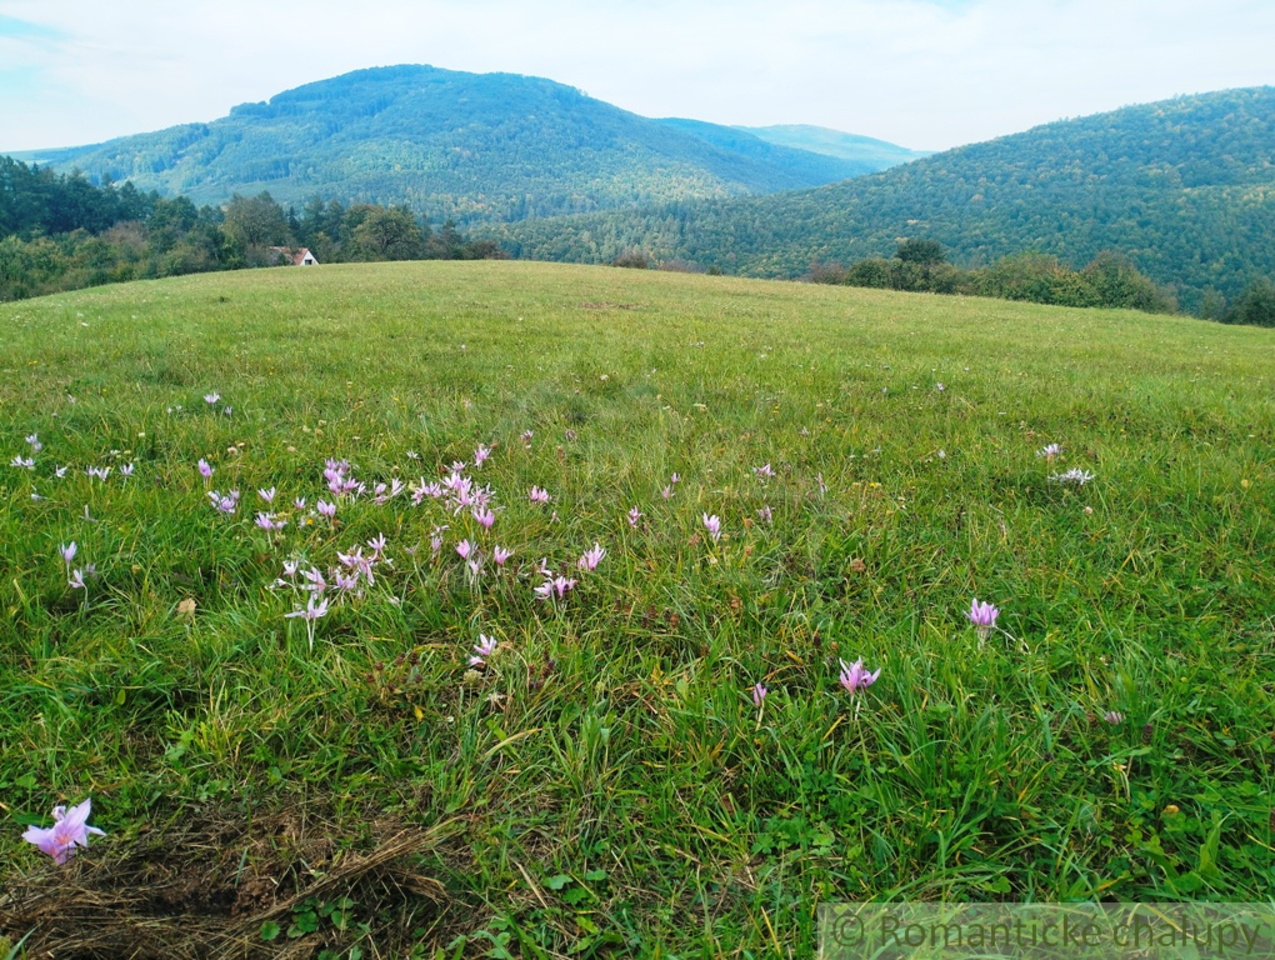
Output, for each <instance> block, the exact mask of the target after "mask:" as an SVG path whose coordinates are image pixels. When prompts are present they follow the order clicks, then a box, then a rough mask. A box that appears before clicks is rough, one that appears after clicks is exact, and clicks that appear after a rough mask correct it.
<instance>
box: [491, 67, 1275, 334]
mask: <svg viewBox="0 0 1275 960" xmlns="http://www.w3.org/2000/svg"><path fill="white" fill-rule="evenodd" d="M1272 155H1275V88H1270V87H1262V88H1255V89H1246V90H1231V91H1224V92H1221V93H1212V94H1204V95H1200V96H1192V97H1181V98H1177V99H1174V100H1170V101H1165V102H1161V103H1155V104H1148V105H1143V106H1136V107H1128V108H1125V109H1122V110H1118V111H1115V112H1113V113H1107V114H1101V115H1098V116H1093V117H1087V118H1083V119H1079V120H1067V121H1061V122H1058V123H1054V124H1049V125H1047V126H1043V127H1038V128H1036V129H1034V130H1030V131H1027V132H1025V133H1021V134H1016V135H1014V136H1009V137H1003V138H1000V139H998V140H993V141H990V142H987V143H980V144H974V145H972V146H968V147H962V148H959V149H956V150H951V151H948V152H946V153H941V154H936V155H934V156H930V157H927V158H924V159H921V160H917V161H915V162H913V163H909V164H906V165H903V166H899V167H894V168H892V169H890V170H887V171H885V172H883V173H878V174H873V175H871V176H865V177H859V178H856V179H854V180H849V181H846V182H844V183H839V184H835V185H832V186H825V187H821V188H818V189H815V190H806V191H800V192H793V193H786V194H779V195H775V196H768V197H746V198H740V199H733V200H719V201H685V202H677V203H664V204H655V205H648V206H646V207H643V208H641V209H635V210H625V211H614V212H610V213H605V214H594V215H588V216H577V217H570V218H561V219H556V220H539V221H531V222H526V223H519V224H511V225H507V226H499V227H484V228H482V229H481V231H480V232H479V235H481V236H486V237H489V238H492V239H498V240H500V241H501V243H502V244H503V245H504V246H505V247H506V249H508V250H509V251H510V252H511V253H513V255H515V256H520V257H527V258H531V259H547V260H570V261H578V262H586V263H588V262H594V263H607V262H610V261H611V260H613V259H614V258H615V257H616V256H619V255H620V254H622V253H624V252H625V251H628V250H633V249H638V250H641V251H643V252H644V253H645V255H646V256H647V257H649V258H650V259H652V260H655V261H672V260H676V261H680V262H685V263H691V264H696V265H698V266H699V267H701V268H707V267H716V268H718V269H721V270H723V271H724V272H727V273H741V274H745V275H751V276H764V277H799V276H802V275H804V274H806V273H807V272H808V271H809V269H810V266H811V264H812V263H816V262H818V263H830V262H840V263H842V264H852V263H855V262H856V261H859V260H863V259H868V258H876V257H889V256H890V255H891V251H892V250H893V249H894V248H895V246H896V244H897V243H898V241H899V240H900V238H909V237H914V238H932V239H935V240H938V241H940V242H941V243H942V244H943V246H944V247H945V248H946V249H947V250H948V251H949V253H950V258H951V260H952V261H953V262H954V263H955V264H957V265H959V266H961V267H962V268H965V269H978V268H982V267H986V266H988V265H990V264H993V263H995V262H996V261H998V260H1000V259H1001V258H1003V257H1007V256H1010V255H1012V254H1018V253H1023V252H1026V251H1032V252H1035V253H1039V254H1041V255H1044V256H1051V257H1055V258H1057V259H1058V261H1059V262H1060V263H1061V264H1065V265H1068V267H1070V268H1080V267H1081V266H1083V265H1084V264H1087V263H1089V262H1090V261H1092V260H1093V259H1094V258H1095V257H1097V256H1098V255H1099V254H1100V253H1102V252H1103V251H1107V250H1116V251H1120V252H1121V253H1122V254H1124V255H1125V256H1127V257H1128V258H1129V260H1130V261H1131V262H1132V263H1133V264H1134V265H1135V266H1136V267H1137V269H1138V270H1139V271H1141V272H1142V273H1144V274H1146V275H1147V276H1149V277H1151V278H1152V279H1153V280H1154V281H1155V282H1156V283H1158V284H1161V285H1163V286H1165V287H1168V288H1169V289H1170V291H1171V292H1172V294H1173V295H1174V296H1175V297H1176V298H1177V300H1178V301H1179V302H1180V304H1181V305H1182V306H1183V308H1184V309H1187V310H1189V311H1190V312H1192V313H1197V314H1203V313H1207V312H1212V313H1213V314H1214V315H1217V314H1219V313H1220V312H1221V311H1223V310H1224V309H1225V308H1224V307H1220V306H1219V304H1223V303H1225V302H1233V301H1238V299H1239V298H1241V297H1247V293H1246V291H1250V288H1252V289H1256V287H1254V285H1255V284H1256V285H1258V286H1260V284H1261V283H1263V282H1265V278H1269V277H1271V276H1275V244H1272V243H1271V239H1270V238H1271V237H1272V236H1273V235H1275V165H1273V164H1272V162H1271V158H1272Z"/></svg>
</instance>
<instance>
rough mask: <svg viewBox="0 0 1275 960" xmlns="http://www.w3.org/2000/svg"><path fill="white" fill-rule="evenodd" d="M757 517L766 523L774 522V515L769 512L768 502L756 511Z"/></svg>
mask: <svg viewBox="0 0 1275 960" xmlns="http://www.w3.org/2000/svg"><path fill="white" fill-rule="evenodd" d="M757 519H759V520H763V521H765V522H766V523H767V524H773V523H774V522H775V517H774V515H773V514H772V513H771V512H770V504H766V505H765V506H764V507H762V508H761V509H760V510H758V511H757Z"/></svg>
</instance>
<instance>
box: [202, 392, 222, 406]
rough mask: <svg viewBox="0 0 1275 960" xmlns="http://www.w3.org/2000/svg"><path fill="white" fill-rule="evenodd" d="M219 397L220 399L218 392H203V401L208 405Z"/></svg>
mask: <svg viewBox="0 0 1275 960" xmlns="http://www.w3.org/2000/svg"><path fill="white" fill-rule="evenodd" d="M220 399H221V394H220V393H205V394H204V403H206V404H208V406H210V407H211V406H212V405H213V404H214V403H216V402H217V401H218V400H220Z"/></svg>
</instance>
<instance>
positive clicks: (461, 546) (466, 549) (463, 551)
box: [456, 540, 477, 560]
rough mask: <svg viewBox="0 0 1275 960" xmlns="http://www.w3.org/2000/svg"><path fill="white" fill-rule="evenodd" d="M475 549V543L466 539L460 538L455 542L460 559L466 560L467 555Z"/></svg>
mask: <svg viewBox="0 0 1275 960" xmlns="http://www.w3.org/2000/svg"><path fill="white" fill-rule="evenodd" d="M476 549H477V544H473V543H470V542H469V541H468V540H462V541H461V542H460V543H458V544H456V552H457V553H458V554H460V558H461V559H462V560H468V559H469V555H470V554H471V553H473V552H474V551H475V550H476Z"/></svg>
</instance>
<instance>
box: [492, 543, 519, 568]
mask: <svg viewBox="0 0 1275 960" xmlns="http://www.w3.org/2000/svg"><path fill="white" fill-rule="evenodd" d="M491 555H492V557H493V558H494V559H495V561H496V566H498V567H503V566H504V565H505V561H506V560H508V559H509V558H510V557H512V556H513V555H514V552H513V551H512V550H506V549H505V548H504V547H497V548H496V549H495V550H493V551H492V552H491Z"/></svg>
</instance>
